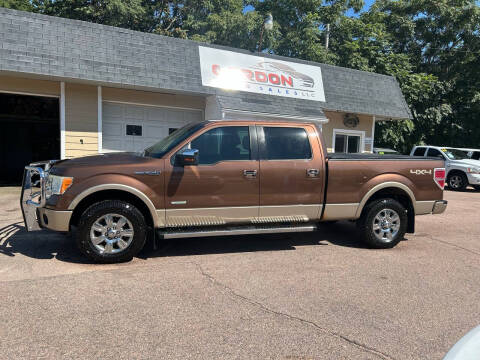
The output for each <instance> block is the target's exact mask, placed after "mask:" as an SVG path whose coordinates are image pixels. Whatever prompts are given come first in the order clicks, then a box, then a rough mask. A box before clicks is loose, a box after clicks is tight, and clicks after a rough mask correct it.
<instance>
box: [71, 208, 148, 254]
mask: <svg viewBox="0 0 480 360" xmlns="http://www.w3.org/2000/svg"><path fill="white" fill-rule="evenodd" d="M146 234H147V226H146V224H145V219H144V217H143V215H142V213H141V212H140V211H139V210H138V209H137V208H136V207H134V206H133V205H132V204H129V203H127V202H125V201H119V200H106V201H101V202H98V203H96V204H93V205H92V206H90V207H89V208H88V209H87V210H85V212H84V213H83V214H82V216H81V218H80V222H79V225H78V231H77V237H76V242H77V246H78V248H79V250H80V251H81V252H82V253H83V254H84V255H86V256H87V257H88V258H90V259H92V260H93V261H95V262H101V263H116V262H124V261H129V260H131V259H132V258H133V257H134V256H135V255H136V254H137V253H138V252H139V251H140V250H141V249H142V248H143V246H144V245H145V239H146Z"/></svg>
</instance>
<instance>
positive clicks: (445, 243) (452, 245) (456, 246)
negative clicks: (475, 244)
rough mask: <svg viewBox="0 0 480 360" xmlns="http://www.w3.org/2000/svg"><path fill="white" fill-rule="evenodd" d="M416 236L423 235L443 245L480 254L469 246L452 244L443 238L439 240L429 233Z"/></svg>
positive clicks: (420, 235)
mask: <svg viewBox="0 0 480 360" xmlns="http://www.w3.org/2000/svg"><path fill="white" fill-rule="evenodd" d="M416 236H417V237H425V238H427V239H430V240H432V241H437V242H439V243H442V244H444V245H448V246H451V247H454V248H457V249H460V250H463V251H466V252H468V253H470V254H473V255H480V252H477V251H475V250H471V249H469V248H466V247H463V246H460V245H457V244H453V243H451V242H448V241H445V240H440V239H437V238H434V237H433V235H429V234H419V235H416Z"/></svg>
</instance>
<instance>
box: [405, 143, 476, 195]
mask: <svg viewBox="0 0 480 360" xmlns="http://www.w3.org/2000/svg"><path fill="white" fill-rule="evenodd" d="M410 156H427V157H439V158H442V159H444V160H445V169H446V171H447V184H448V186H449V187H450V188H451V189H453V190H464V189H465V188H466V187H467V186H468V185H469V184H470V185H472V186H473V187H474V188H475V190H479V191H480V161H479V160H472V159H470V158H469V157H468V156H467V153H466V152H465V151H462V150H458V149H454V148H448V147H441V146H429V145H425V146H414V147H413V149H412V151H411V153H410Z"/></svg>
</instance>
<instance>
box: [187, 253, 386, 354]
mask: <svg viewBox="0 0 480 360" xmlns="http://www.w3.org/2000/svg"><path fill="white" fill-rule="evenodd" d="M192 264H193V265H194V266H195V267H196V268H197V270H198V272H199V273H200V274H201V275H202V276H204V277H205V278H207V279H209V280H210V281H211V282H212V283H213V284H214V285H216V286H218V287H220V288H222V289H224V290H226V291H227V292H229V293H230V294H231V295H232V296H234V297H235V298H237V299H241V300H243V301H245V302H247V303H249V304H251V305H254V306H256V307H258V308H260V309H261V310H263V311H265V312H267V313H270V314H274V315H277V316H282V317H285V318H287V319H289V320H292V321H298V322H301V323H303V324H307V325H310V326H313V327H314V328H315V329H316V330H318V331H321V332H323V333H324V334H326V335H329V336H332V337H335V338H337V339H340V340H343V341H345V342H347V343H348V344H349V345H352V346H355V347H357V348H359V349H360V350H362V351H365V352H368V353H370V354H373V355H376V356H378V357H379V358H381V359H384V360H394V358H393V357H391V356H390V355H388V354H385V353H383V352H381V351H380V350H377V349H375V348H373V347H370V346H368V345H365V344H362V343H360V342H358V341H357V340H354V339H351V338H349V337H347V336H346V335H342V334H340V333H338V332H335V331H332V330H329V329H326V328H324V327H322V326H320V325H318V324H317V323H315V322H314V321H311V320H308V319H303V318H301V317H298V316H295V315H290V314H287V313H283V312H281V311H276V310H273V309H270V308H269V307H267V306H266V305H264V304H262V303H260V302H258V301H255V300H252V299H250V298H248V297H246V296H243V295H241V294H239V293H237V292H236V291H235V290H233V289H232V288H230V287H229V286H227V285H225V284H223V283H222V282H220V281H218V280H217V279H215V278H214V277H213V276H212V275H210V274H209V273H207V272H206V271H205V270H204V269H203V267H202V266H201V265H200V264H199V263H196V262H192Z"/></svg>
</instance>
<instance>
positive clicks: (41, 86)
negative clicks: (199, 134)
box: [0, 8, 411, 184]
mask: <svg viewBox="0 0 480 360" xmlns="http://www.w3.org/2000/svg"><path fill="white" fill-rule="evenodd" d="M0 44H1V45H0V144H1V146H2V147H1V150H0V169H1V170H0V184H7V183H14V182H17V181H18V178H19V175H18V174H19V173H21V170H22V167H23V166H24V165H25V164H26V163H28V162H32V161H37V160H44V159H52V158H70V157H76V156H83V155H91V154H96V153H102V152H110V151H140V150H142V149H144V148H146V147H147V146H149V145H151V144H152V143H155V142H157V141H158V140H160V139H162V138H163V137H165V136H167V135H168V134H169V133H171V132H172V131H174V130H175V129H177V128H179V127H181V126H183V125H185V124H187V123H190V122H194V121H202V120H211V119H215V120H225V121H228V120H230V119H273V120H275V119H281V120H287V121H288V120H310V121H316V122H318V123H319V124H321V128H322V132H323V135H324V138H325V142H326V144H327V147H328V150H329V151H336V152H370V151H372V148H373V143H374V135H375V123H376V122H379V121H391V120H394V121H396V120H403V119H407V118H410V117H411V113H410V111H409V109H408V106H407V104H406V102H405V99H404V97H403V95H402V93H401V90H400V88H399V86H398V83H397V81H396V80H395V79H394V78H393V77H390V76H385V75H380V74H375V73H370V72H363V71H357V70H352V69H346V68H341V67H336V66H331V65H325V64H319V63H314V62H308V61H303V60H299V59H293V58H286V57H280V56H274V55H269V54H264V53H262V54H253V53H251V52H248V51H244V50H240V49H234V48H227V47H221V46H215V45H210V44H202V43H198V42H194V41H189V40H182V39H176V38H170V37H164V36H160V35H154V34H147V33H141V32H137V31H131V30H126V29H121V28H115V27H111V26H104V25H99V24H92V23H88V22H84V21H77V20H70V19H63V18H57V17H51V16H45V15H39V14H33V13H27V12H22V11H16V10H9V9H5V8H0Z"/></svg>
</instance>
